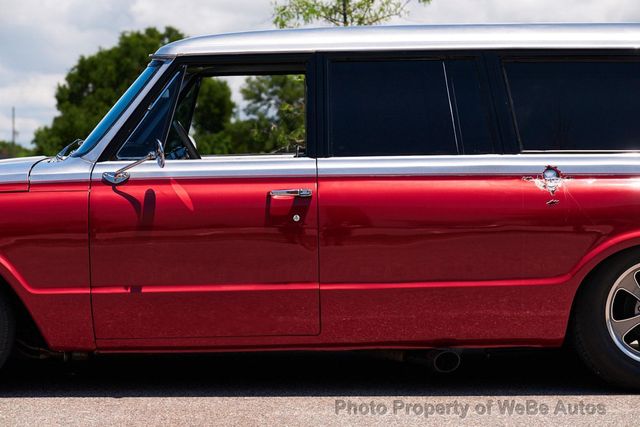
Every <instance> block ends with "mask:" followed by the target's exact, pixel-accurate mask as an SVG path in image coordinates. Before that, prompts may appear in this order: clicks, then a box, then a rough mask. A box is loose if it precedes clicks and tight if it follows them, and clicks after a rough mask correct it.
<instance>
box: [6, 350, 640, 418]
mask: <svg viewBox="0 0 640 427" xmlns="http://www.w3.org/2000/svg"><path fill="white" fill-rule="evenodd" d="M639 419H640V396H636V395H633V394H628V393H627V392H621V391H619V390H615V389H612V388H610V387H607V386H606V385H603V384H602V383H600V382H599V381H598V380H597V379H595V378H594V377H593V376H592V375H591V374H590V373H589V372H587V371H586V370H585V369H584V368H583V367H582V366H581V365H580V364H579V363H578V362H577V361H576V360H575V359H574V358H573V357H572V356H571V355H570V354H568V353H566V352H564V351H515V352H514V351H507V352H498V353H492V354H490V355H486V354H485V353H483V352H479V353H476V354H470V355H468V356H467V357H465V359H464V361H463V365H462V367H461V368H460V370H459V371H457V372H456V373H454V374H450V375H447V376H434V375H432V374H429V373H428V372H425V370H424V368H423V367H420V366H414V365H407V364H402V363H399V362H395V361H392V360H387V359H384V358H380V357H376V356H373V355H371V354H369V353H366V352H349V353H306V352H301V353H266V354H265V353H262V354H258V353H254V354H216V355H196V356H154V355H145V356H108V357H107V356H102V357H97V358H94V359H92V360H89V361H86V362H73V363H63V362H59V361H12V362H11V364H10V365H9V366H7V369H6V370H5V371H4V372H3V374H2V378H1V380H0V424H1V425H24V426H27V425H29V426H32V425H38V426H42V425H111V424H117V425H157V426H160V425H176V424H181V425H183V424H186V425H225V426H232V425H279V426H283V425H290V426H295V425H336V426H337V425H362V426H365V425H366V426H370V425H381V426H388V425H402V426H405V425H437V426H442V425H496V424H499V425H524V424H529V425H556V424H561V425H572V426H576V425H618V426H622V425H637V424H638V422H640V421H638V420H639Z"/></svg>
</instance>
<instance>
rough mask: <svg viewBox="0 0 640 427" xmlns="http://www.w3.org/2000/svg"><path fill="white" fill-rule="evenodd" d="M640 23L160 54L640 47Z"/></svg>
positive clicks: (246, 37) (351, 36) (255, 43)
mask: <svg viewBox="0 0 640 427" xmlns="http://www.w3.org/2000/svg"><path fill="white" fill-rule="evenodd" d="M639 47H640V24H485V25H411V26H409V25H406V26H373V27H349V28H335V27H334V28H305V29H293V30H268V31H252V32H244V33H228V34H219V35H208V36H199V37H191V38H187V39H184V40H179V41H176V42H173V43H170V44H167V45H165V46H163V47H161V48H160V49H158V51H157V52H156V53H155V55H156V56H159V57H160V56H162V57H172V56H173V57H175V56H188V55H220V54H251V53H308V52H316V51H321V52H336V51H372V50H377V51H381V50H444V49H520V48H524V49H605V48H606V49H637V48H639Z"/></svg>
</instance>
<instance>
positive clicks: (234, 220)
mask: <svg viewBox="0 0 640 427" xmlns="http://www.w3.org/2000/svg"><path fill="white" fill-rule="evenodd" d="M286 188H310V189H313V192H314V194H315V192H316V183H315V178H299V179H248V180H234V179H195V180H193V179H185V180H175V179H158V180H152V181H145V180H131V181H130V182H127V184H126V185H122V186H120V187H116V188H114V187H111V186H109V185H106V184H104V183H101V182H96V183H94V185H93V188H92V192H91V236H92V237H91V239H92V244H91V258H92V286H93V290H94V296H93V311H94V319H95V331H96V337H97V338H180V337H215V336H255V335H258V336H260V335H315V334H318V333H319V331H320V313H319V285H318V235H317V222H318V220H317V205H316V198H315V197H313V198H308V199H295V198H292V197H284V198H272V197H269V196H268V194H269V191H270V190H274V189H286ZM296 214H297V215H300V217H301V220H300V221H299V222H294V221H293V220H292V217H293V215H296Z"/></svg>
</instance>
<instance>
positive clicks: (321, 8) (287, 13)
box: [273, 0, 431, 28]
mask: <svg viewBox="0 0 640 427" xmlns="http://www.w3.org/2000/svg"><path fill="white" fill-rule="evenodd" d="M411 1H412V0H286V1H284V2H283V3H280V2H279V1H276V2H275V3H274V15H273V23H274V24H275V25H276V26H277V27H278V28H290V27H297V26H299V25H301V24H311V23H315V22H322V23H327V24H331V25H336V26H344V27H348V26H352V25H376V24H382V23H384V22H387V21H388V20H390V19H391V18H394V17H399V16H404V15H406V13H407V6H408V5H409V3H411ZM415 1H417V2H418V3H422V4H428V3H430V2H431V0H415Z"/></svg>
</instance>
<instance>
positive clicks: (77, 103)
mask: <svg viewBox="0 0 640 427" xmlns="http://www.w3.org/2000/svg"><path fill="white" fill-rule="evenodd" d="M181 38H184V35H183V34H182V33H180V32H179V31H178V30H176V29H175V28H172V27H167V28H165V29H164V31H159V30H157V29H155V28H147V29H146V30H144V31H134V32H125V33H122V34H121V35H120V39H119V41H118V44H117V45H116V46H114V47H112V48H110V49H100V50H99V51H98V52H97V53H96V54H94V55H90V56H81V57H80V59H79V60H78V63H77V64H76V65H75V66H74V67H73V68H72V69H71V71H69V73H68V74H67V76H66V78H65V82H64V83H63V84H62V85H59V86H58V89H57V90H56V103H57V104H56V105H57V109H58V111H59V114H58V115H57V116H56V117H55V118H54V119H53V122H52V124H51V125H50V126H46V127H43V128H40V129H38V130H37V131H36V133H35V137H34V144H35V152H36V153H38V154H46V155H53V154H55V153H57V152H58V151H60V150H61V149H62V148H63V147H64V146H65V145H67V144H69V143H70V142H71V141H73V140H75V139H76V138H84V137H86V136H87V135H88V134H89V133H90V132H91V130H92V129H93V128H94V127H95V125H96V124H97V123H98V122H99V121H100V119H101V118H102V117H103V116H104V115H105V114H106V113H107V111H109V109H110V108H111V106H112V105H113V104H114V103H115V102H116V101H117V100H118V98H119V97H120V95H122V93H124V91H125V90H126V89H127V87H128V86H129V85H130V84H131V82H133V80H135V78H136V77H137V75H138V74H139V73H140V72H141V71H142V70H143V69H144V67H145V66H146V64H147V63H148V62H149V53H151V52H155V51H156V50H157V49H158V48H159V47H160V46H162V45H164V44H167V43H169V42H171V41H174V40H178V39H181Z"/></svg>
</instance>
